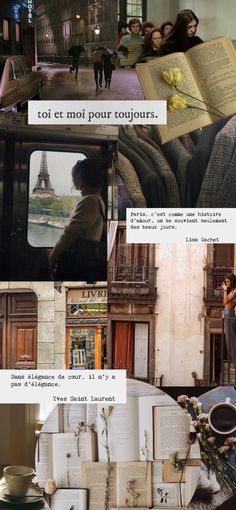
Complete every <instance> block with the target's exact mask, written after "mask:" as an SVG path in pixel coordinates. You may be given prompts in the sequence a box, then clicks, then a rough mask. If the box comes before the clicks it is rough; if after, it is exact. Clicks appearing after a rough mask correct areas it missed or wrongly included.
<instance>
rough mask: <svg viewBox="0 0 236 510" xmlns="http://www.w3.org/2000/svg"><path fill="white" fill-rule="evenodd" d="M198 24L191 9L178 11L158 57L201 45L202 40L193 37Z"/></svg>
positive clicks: (195, 36)
mask: <svg viewBox="0 0 236 510" xmlns="http://www.w3.org/2000/svg"><path fill="white" fill-rule="evenodd" d="M198 22H199V20H198V18H197V16H196V14H194V12H193V11H192V10H191V9H184V10H183V11H180V12H179V13H178V14H177V18H176V21H175V24H174V26H173V27H172V30H171V32H170V33H169V35H168V36H167V37H166V39H165V40H164V41H163V44H162V45H161V46H160V49H159V56H160V57H162V56H164V55H169V54H170V53H176V52H178V51H182V52H184V51H187V50H188V49H189V48H192V47H193V46H196V45H197V44H200V43H202V42H203V41H202V39H201V38H200V37H198V36H197V35H195V34H196V30H197V26H198Z"/></svg>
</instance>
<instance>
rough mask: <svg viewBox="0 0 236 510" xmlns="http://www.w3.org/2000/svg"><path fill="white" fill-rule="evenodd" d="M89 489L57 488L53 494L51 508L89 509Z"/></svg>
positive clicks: (53, 509)
mask: <svg viewBox="0 0 236 510" xmlns="http://www.w3.org/2000/svg"><path fill="white" fill-rule="evenodd" d="M87 508H88V491H87V490H85V489H57V490H56V492H55V493H54V494H53V495H52V496H51V510H67V509H68V510H72V509H73V510H87Z"/></svg>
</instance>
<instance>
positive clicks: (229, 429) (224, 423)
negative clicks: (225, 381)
mask: <svg viewBox="0 0 236 510" xmlns="http://www.w3.org/2000/svg"><path fill="white" fill-rule="evenodd" d="M208 423H209V425H210V427H211V429H212V430H214V432H216V433H217V434H223V435H230V434H234V433H235V432H236V407H235V406H234V405H233V404H231V403H230V399H226V402H222V403H220V404H216V405H214V406H213V407H212V408H211V410H210V412H209V416H208Z"/></svg>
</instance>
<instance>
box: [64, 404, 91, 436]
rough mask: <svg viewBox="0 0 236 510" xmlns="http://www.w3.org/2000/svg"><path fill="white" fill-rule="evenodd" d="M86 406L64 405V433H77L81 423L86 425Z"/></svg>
mask: <svg viewBox="0 0 236 510" xmlns="http://www.w3.org/2000/svg"><path fill="white" fill-rule="evenodd" d="M85 420H86V405H85V404H78V405H75V404H64V405H63V432H76V431H77V427H78V426H79V424H80V423H82V422H83V423H85Z"/></svg>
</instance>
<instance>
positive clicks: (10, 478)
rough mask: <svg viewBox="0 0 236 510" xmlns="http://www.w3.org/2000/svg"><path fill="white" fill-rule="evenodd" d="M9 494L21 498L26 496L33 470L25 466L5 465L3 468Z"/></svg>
mask: <svg viewBox="0 0 236 510" xmlns="http://www.w3.org/2000/svg"><path fill="white" fill-rule="evenodd" d="M3 475H4V477H5V481H6V486H7V490H8V493H9V496H12V497H15V498H17V497H19V498H22V497H24V496H26V494H27V492H28V490H29V486H30V484H31V482H32V480H33V478H34V476H35V471H34V469H33V468H31V467H26V466H7V467H5V468H4V469H3Z"/></svg>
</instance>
